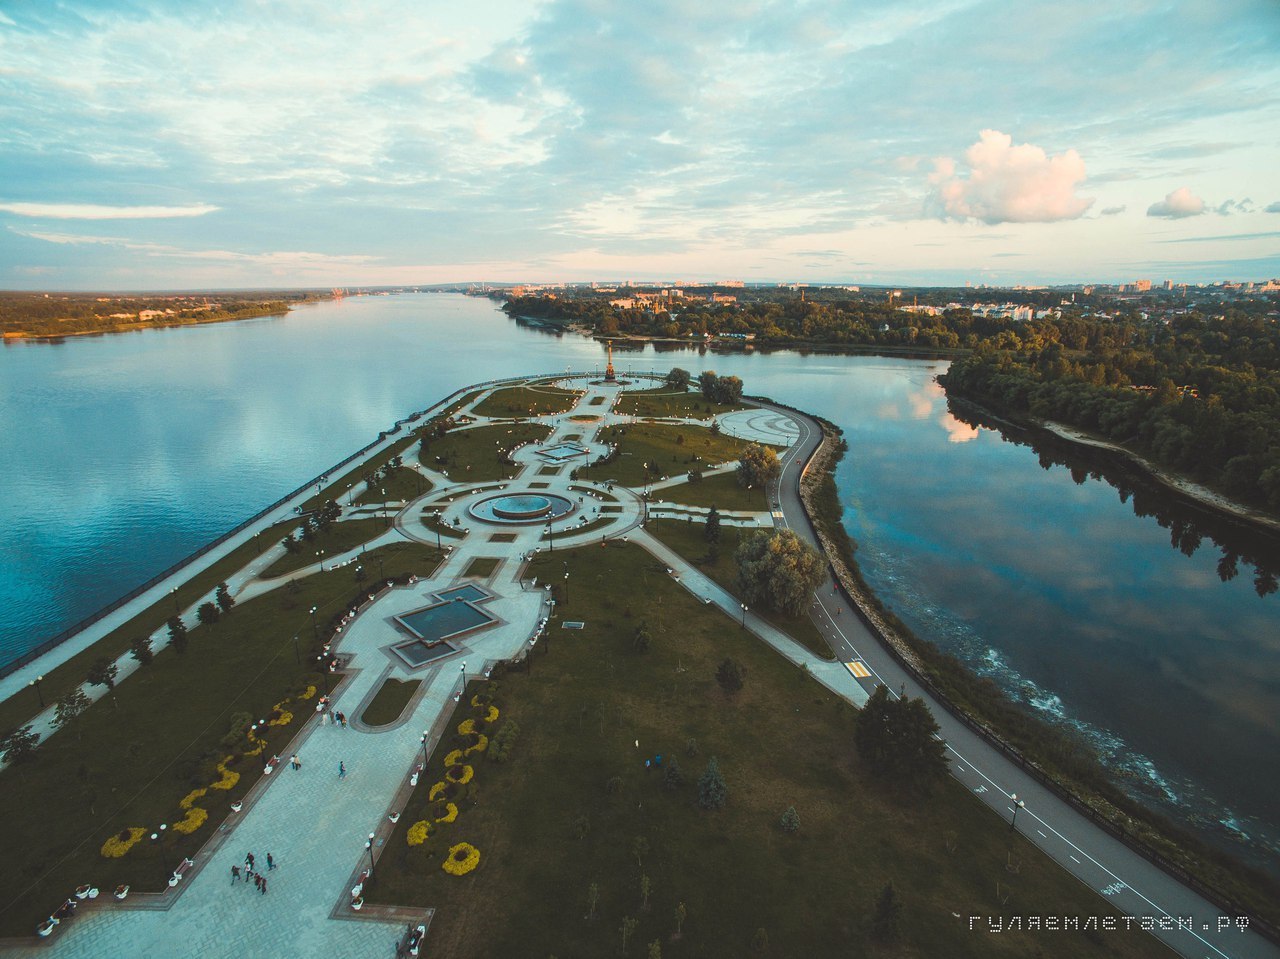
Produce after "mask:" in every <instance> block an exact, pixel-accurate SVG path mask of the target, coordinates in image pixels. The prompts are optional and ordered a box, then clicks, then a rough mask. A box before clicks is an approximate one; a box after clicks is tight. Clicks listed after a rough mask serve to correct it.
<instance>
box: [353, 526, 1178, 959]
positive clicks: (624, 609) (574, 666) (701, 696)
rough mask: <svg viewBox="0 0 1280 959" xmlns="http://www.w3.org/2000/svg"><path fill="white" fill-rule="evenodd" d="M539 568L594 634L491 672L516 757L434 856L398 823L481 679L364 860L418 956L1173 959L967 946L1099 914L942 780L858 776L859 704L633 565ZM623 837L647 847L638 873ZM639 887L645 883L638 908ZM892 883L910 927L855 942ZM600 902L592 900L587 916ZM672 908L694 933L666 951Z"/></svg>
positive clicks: (480, 785)
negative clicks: (719, 777)
mask: <svg viewBox="0 0 1280 959" xmlns="http://www.w3.org/2000/svg"><path fill="white" fill-rule="evenodd" d="M538 562H542V563H544V564H549V569H550V570H552V571H558V570H559V569H560V568H561V567H560V564H561V563H562V562H568V563H569V569H570V572H571V574H572V575H573V579H574V581H575V583H582V584H583V585H584V586H588V587H589V588H587V589H583V590H577V589H575V590H574V592H573V598H572V602H571V603H570V604H569V606H568V609H567V610H565V611H564V615H565V616H566V617H567V618H572V619H575V620H581V621H583V622H585V624H586V625H585V628H584V629H582V630H581V631H568V630H561V629H558V628H552V629H551V630H550V631H549V634H548V637H547V639H546V640H544V641H543V642H541V643H539V645H538V646H537V647H536V648H535V652H534V654H533V660H532V663H531V668H530V669H529V671H528V672H525V671H524V670H523V668H522V669H520V670H518V671H515V670H512V671H506V670H498V671H496V672H495V678H496V679H497V680H498V692H497V699H496V705H497V707H498V709H499V712H500V716H499V717H498V720H497V722H496V723H494V724H493V725H492V726H486V725H485V724H484V723H483V722H479V723H478V725H479V726H480V727H481V730H482V731H483V732H484V733H485V734H486V735H488V736H490V737H492V736H493V735H494V733H495V731H496V730H500V729H501V728H502V726H503V724H504V723H505V722H507V721H509V720H514V721H515V722H517V723H518V724H519V727H520V733H519V736H518V738H517V739H516V742H515V746H514V749H513V750H512V752H511V754H510V757H509V759H508V761H507V762H505V763H503V764H497V763H493V762H490V761H488V760H487V759H486V758H484V757H483V756H473V757H469V759H470V760H471V762H472V765H473V768H474V779H473V781H472V786H471V789H470V790H469V793H470V794H469V795H468V794H467V790H466V789H465V787H464V792H463V795H461V796H459V798H458V799H457V800H456V803H457V805H458V807H459V815H458V818H457V820H456V821H455V822H453V823H450V824H440V825H438V826H437V827H436V831H435V833H434V834H433V836H432V837H431V839H430V840H429V843H430V844H431V846H432V850H431V852H427V851H425V850H424V847H409V846H408V845H407V844H406V841H405V840H406V835H407V831H408V829H409V827H410V826H412V825H413V824H414V823H415V822H416V821H418V820H421V819H429V818H434V816H433V814H432V812H431V811H430V809H429V808H428V803H427V794H428V792H429V790H430V789H431V787H432V785H433V784H434V783H436V782H439V781H441V780H442V779H443V772H444V767H443V758H444V756H445V754H446V753H448V752H449V751H450V750H452V749H454V748H457V746H459V745H460V744H461V743H460V741H459V740H458V739H455V738H454V737H453V736H452V735H451V734H452V733H453V730H454V729H456V727H457V725H458V723H459V721H460V720H461V719H463V718H472V717H476V716H478V715H479V712H480V711H479V710H477V709H475V708H473V707H471V705H470V702H469V701H470V697H471V695H472V694H474V693H477V692H479V691H481V690H483V689H484V688H485V684H484V683H483V681H481V682H475V683H472V685H471V686H470V687H469V689H468V695H467V696H466V697H465V698H464V699H463V700H462V702H461V703H460V704H459V706H458V707H456V709H455V711H454V715H453V718H452V721H451V723H450V725H449V726H448V727H447V732H446V734H445V736H444V737H443V739H442V741H441V743H440V745H439V746H438V747H437V748H436V750H435V753H434V755H433V756H432V758H431V761H430V763H429V765H428V768H427V770H426V774H425V775H424V776H423V778H422V779H421V780H420V784H419V786H418V787H417V789H416V790H415V791H414V793H413V795H412V796H411V798H410V800H409V802H408V803H407V805H406V807H405V809H404V814H403V815H402V817H401V820H400V822H399V824H398V825H397V827H396V830H395V832H394V833H393V835H392V836H391V838H390V839H389V840H388V845H387V848H386V849H385V851H384V853H383V855H382V857H381V858H380V860H379V861H378V875H377V881H376V887H375V888H373V889H372V890H369V889H368V888H366V893H365V895H366V897H367V898H369V899H371V900H376V901H378V902H384V903H391V904H397V905H418V906H424V907H425V906H431V907H435V909H436V912H435V915H434V918H433V919H432V923H431V932H430V938H429V939H428V943H429V946H430V951H431V952H432V954H433V955H440V956H539V957H542V956H548V955H555V956H558V957H560V959H576V957H584V959H585V957H598V956H608V955H613V954H616V953H618V951H619V947H620V945H621V937H620V935H619V927H620V926H621V924H622V920H623V918H624V917H627V916H631V917H634V918H635V919H637V920H638V923H639V925H638V928H637V929H636V931H635V934H634V935H633V936H632V939H631V943H630V946H629V949H628V954H629V955H631V956H637V955H639V956H643V955H645V954H646V948H647V944H648V943H650V942H654V941H659V942H660V943H661V950H662V955H663V956H664V957H666V959H678V957H682V956H705V957H719V956H725V957H741V956H746V955H748V954H750V943H751V940H752V938H753V936H754V935H755V934H756V930H758V929H761V928H763V929H765V930H767V934H768V937H769V940H770V942H771V944H772V951H771V952H770V953H769V954H770V955H775V956H858V955H868V954H870V955H875V956H930V957H932V956H946V957H969V956H973V957H978V956H982V957H985V956H1029V955H1032V954H1035V955H1043V956H1046V957H1050V956H1055V957H1056V956H1061V957H1093V956H1123V957H1137V956H1150V957H1156V956H1159V957H1164V956H1167V955H1168V951H1167V950H1166V948H1165V947H1164V946H1163V945H1161V944H1159V943H1158V942H1157V941H1156V940H1155V939H1154V938H1152V937H1150V936H1148V935H1147V934H1145V933H1140V932H1136V931H1135V932H1127V933H1120V932H1115V933H1107V934H1105V935H1099V936H1092V937H1091V936H1087V935H1063V934H1060V935H1054V936H1045V935H1039V936H1037V935H1035V934H1031V933H1022V932H1019V933H1006V934H1002V935H1000V936H990V935H981V934H975V933H971V932H969V931H968V926H967V923H968V920H967V917H968V916H969V915H974V914H983V915H986V914H993V915H1005V916H1007V915H1015V914H1016V915H1035V914H1052V915H1063V914H1065V915H1102V914H1113V912H1112V910H1111V909H1109V908H1108V906H1107V905H1106V903H1105V902H1104V901H1103V900H1102V899H1100V898H1098V896H1097V895H1096V894H1095V893H1094V892H1092V891H1091V890H1090V889H1088V888H1087V887H1085V886H1083V885H1081V884H1080V883H1079V882H1078V881H1077V880H1075V879H1074V878H1072V877H1071V876H1069V875H1068V874H1067V873H1065V872H1064V871H1062V870H1061V869H1060V868H1059V867H1058V866H1057V865H1055V864H1054V863H1053V862H1052V861H1051V860H1049V859H1048V858H1047V857H1045V856H1043V855H1042V854H1041V853H1039V852H1038V851H1037V850H1036V849H1035V848H1034V847H1033V846H1031V845H1030V844H1029V843H1027V842H1026V841H1025V839H1023V838H1022V837H1021V836H1018V835H1016V834H1013V833H1011V832H1010V830H1009V828H1008V825H1007V824H1006V823H1005V822H1003V821H1002V820H1001V819H999V818H998V817H996V816H994V815H992V814H991V813H990V811H989V810H987V809H986V807H985V806H983V805H982V804H981V803H979V802H978V801H977V800H976V799H974V798H973V797H972V796H970V795H969V794H968V792H967V791H966V790H965V789H964V788H963V787H962V786H960V785H959V784H957V783H955V782H954V781H952V780H951V779H949V778H948V779H946V780H945V781H943V782H941V783H939V784H938V785H937V787H936V788H935V790H934V793H933V795H932V796H931V797H924V798H917V797H913V796H911V795H909V794H905V793H901V792H899V791H897V790H895V789H894V788H893V786H892V784H889V783H885V782H883V781H880V780H877V779H875V778H874V777H872V776H871V775H870V774H869V773H868V771H867V770H866V769H865V768H864V767H863V765H862V763H861V762H860V760H859V759H858V757H857V755H856V753H855V751H854V749H853V747H852V738H853V737H852V724H853V719H854V715H855V712H856V711H855V710H854V709H853V707H852V706H850V705H849V704H848V703H847V702H845V701H844V700H842V699H840V698H838V697H836V696H835V695H833V694H832V693H830V692H829V691H827V690H826V689H825V688H824V687H822V686H821V685H819V684H818V683H817V682H815V681H813V680H812V679H811V678H809V677H808V676H806V675H805V674H804V673H803V672H802V671H800V670H796V669H794V668H793V667H791V666H790V665H788V664H786V663H785V662H784V661H783V660H782V659H781V658H780V657H778V656H777V655H776V654H774V653H773V652H772V650H770V649H768V648H767V647H766V646H764V645H763V644H762V643H759V642H756V641H754V640H748V639H746V638H745V637H744V636H743V635H742V634H741V633H740V632H739V630H738V629H737V627H736V624H734V623H733V621H732V620H731V619H729V618H727V617H725V616H723V615H722V614H720V613H719V612H717V611H715V610H713V609H709V608H707V607H704V606H703V605H702V604H700V603H699V602H697V601H696V600H695V599H693V598H692V597H690V596H689V595H688V594H687V593H685V591H684V590H683V589H681V588H680V587H679V586H678V585H677V584H675V583H673V582H672V581H671V580H670V579H669V577H668V576H667V575H666V573H665V572H664V571H663V569H662V568H661V567H660V566H657V565H656V564H655V563H654V562H653V560H652V559H651V558H650V557H649V556H648V555H647V554H645V553H643V552H642V551H641V550H640V549H639V548H638V547H636V546H634V545H632V546H622V545H620V544H619V545H616V546H611V547H608V548H606V549H602V548H600V547H598V546H593V547H584V548H582V549H579V550H572V551H567V552H564V553H560V552H557V553H556V555H555V556H554V557H547V556H546V554H543V556H542V557H541V558H540V559H539V561H538ZM632 597H635V598H634V599H633V598H632ZM560 610H561V607H559V606H558V607H557V613H559V612H560ZM642 617H643V618H645V619H647V620H648V624H649V627H650V630H651V632H652V634H653V642H652V646H651V648H650V650H649V652H648V653H644V654H640V653H636V652H634V651H633V649H632V645H631V636H632V634H633V632H634V630H635V627H636V625H637V624H638V623H639V622H640V621H641V618H642ZM554 625H555V624H553V627H554ZM726 656H732V657H734V658H735V659H737V660H738V661H739V662H740V663H742V664H743V665H744V666H745V667H746V685H745V686H744V688H743V689H742V691H741V692H740V693H739V694H738V695H737V697H736V698H734V699H727V698H726V697H725V695H724V694H723V693H722V692H721V690H720V688H719V686H718V685H717V683H716V682H715V679H714V674H715V669H716V665H717V664H718V663H719V662H720V661H721V660H722V659H724V658H725V657H726ZM637 740H638V741H639V748H637V747H636V745H635V743H636V741H637ZM490 748H492V747H491V746H490ZM659 753H661V754H662V755H663V757H664V766H667V765H670V762H671V759H672V758H673V757H676V758H678V760H679V765H680V768H681V770H682V771H683V773H684V776H685V780H686V781H685V784H684V785H683V786H682V787H681V788H679V789H678V790H674V791H671V790H667V789H665V788H664V787H663V784H662V775H663V774H662V773H661V772H658V771H651V770H650V771H647V770H646V769H645V768H644V759H646V758H649V757H652V756H654V755H656V754H659ZM712 755H714V756H716V757H717V758H718V760H719V764H720V768H721V771H722V773H723V775H724V777H725V780H726V781H727V784H728V790H729V799H728V805H727V806H726V807H725V808H724V809H722V810H719V811H714V812H708V811H703V810H701V809H699V808H698V807H697V806H696V805H695V803H694V797H695V795H696V785H695V783H696V780H697V778H698V776H699V775H700V774H701V772H702V770H703V768H704V766H705V764H706V762H707V759H708V757H709V756H712ZM614 777H618V782H617V786H618V788H617V789H616V790H614V791H611V790H610V789H609V788H608V783H609V781H610V780H611V779H613V778H614ZM789 805H794V806H795V807H796V809H797V811H798V812H799V816H800V822H801V825H800V829H799V831H798V832H797V833H795V834H794V835H788V834H785V833H783V832H782V831H781V830H780V828H779V826H778V819H779V817H780V816H781V814H782V812H783V810H785V809H786V808H787V806H789ZM635 837H641V838H643V839H644V840H645V841H646V842H647V844H648V851H647V852H645V853H642V854H641V858H640V861H639V862H638V861H637V859H636V858H635V856H634V855H633V852H632V850H633V841H634V838H635ZM462 841H466V842H469V843H472V844H473V845H475V846H476V847H477V848H478V849H479V850H480V854H481V859H480V864H479V867H478V869H476V871H474V872H472V873H470V874H469V875H467V876H463V877H454V876H450V875H448V874H446V873H445V872H443V870H442V869H441V868H440V863H441V861H442V857H443V856H444V855H445V854H446V853H447V850H448V849H449V847H450V846H452V845H453V844H455V843H458V842H462ZM1010 861H1012V862H1013V863H1014V864H1015V866H1016V867H1017V868H1018V870H1019V871H1018V872H1017V874H1016V875H1015V874H1012V873H1011V872H1010V871H1008V869H1007V868H1006V867H1007V864H1008V863H1009V862H1010ZM641 874H644V875H647V876H648V877H649V879H650V881H651V895H650V902H649V909H647V910H646V909H644V908H643V907H642V905H641V895H640V887H639V880H640V876H641ZM886 880H892V881H893V882H894V884H895V886H896V888H897V891H898V895H899V897H900V899H901V900H902V902H903V904H904V913H903V920H902V924H901V926H902V928H901V938H900V941H899V942H898V943H896V944H888V945H880V944H876V943H873V942H872V941H871V940H870V938H869V931H868V927H869V919H870V913H871V910H872V906H873V903H874V901H875V898H876V896H877V894H878V893H879V891H880V888H881V886H882V885H883V884H884V883H885V881H886ZM593 883H594V884H596V885H597V886H598V889H599V903H598V906H597V908H596V917H595V918H594V919H591V920H588V919H587V918H586V915H587V912H588V907H587V892H588V887H589V886H591V885H592V884H593ZM1006 896H1007V897H1008V898H1007V900H1005V897H1006ZM679 902H684V903H685V904H686V908H687V915H688V918H687V920H686V921H685V923H684V931H683V938H681V939H678V940H674V939H672V938H670V937H671V934H672V932H673V931H674V925H675V922H674V918H673V913H674V910H675V907H676V905H677V903H679ZM953 913H958V914H959V915H960V916H961V918H960V919H956V918H953V915H952V914H953ZM1037 950H1039V951H1037Z"/></svg>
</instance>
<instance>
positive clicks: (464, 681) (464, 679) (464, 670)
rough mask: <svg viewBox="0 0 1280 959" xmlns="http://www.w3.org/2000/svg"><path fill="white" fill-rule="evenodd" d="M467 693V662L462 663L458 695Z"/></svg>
mask: <svg viewBox="0 0 1280 959" xmlns="http://www.w3.org/2000/svg"><path fill="white" fill-rule="evenodd" d="M466 692H467V661H466V660H465V659H464V660H463V661H462V689H461V692H460V695H466Z"/></svg>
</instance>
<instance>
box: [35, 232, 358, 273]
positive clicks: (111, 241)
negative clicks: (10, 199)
mask: <svg viewBox="0 0 1280 959" xmlns="http://www.w3.org/2000/svg"><path fill="white" fill-rule="evenodd" d="M13 232H15V233H17V234H19V235H20V236H28V237H31V238H32V239H33V240H43V241H44V242H46V243H58V244H66V245H71V246H84V245H98V246H115V247H120V248H121V249H124V250H128V251H130V252H131V253H145V254H147V255H149V256H158V257H169V258H175V259H184V260H203V261H207V262H214V263H241V264H249V265H253V266H260V267H269V268H272V269H294V270H299V271H310V270H315V269H318V268H328V267H353V266H364V265H367V264H370V263H374V262H377V261H378V260H379V259H380V258H379V257H376V256H369V255H367V254H363V253H339V254H333V253H313V252H310V251H307V250H269V251H264V252H262V253H241V252H239V251H236V250H187V249H182V248H181V247H175V246H166V245H164V244H161V243H146V242H139V241H135V240H127V239H124V238H123V237H116V236H89V235H85V234H79V233H41V232H37V231H34V230H33V231H31V232H24V231H22V230H14V231H13Z"/></svg>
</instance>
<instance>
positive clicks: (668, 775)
mask: <svg viewBox="0 0 1280 959" xmlns="http://www.w3.org/2000/svg"><path fill="white" fill-rule="evenodd" d="M662 785H663V786H665V787H666V788H667V789H679V788H680V787H681V786H682V785H684V774H683V773H682V772H680V763H679V762H678V761H677V760H676V757H675V756H671V757H670V758H669V759H668V760H667V766H666V771H665V772H663V774H662Z"/></svg>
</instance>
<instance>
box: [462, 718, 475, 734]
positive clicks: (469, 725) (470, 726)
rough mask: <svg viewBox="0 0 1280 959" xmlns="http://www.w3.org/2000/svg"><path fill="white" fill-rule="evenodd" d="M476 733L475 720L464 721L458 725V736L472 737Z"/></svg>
mask: <svg viewBox="0 0 1280 959" xmlns="http://www.w3.org/2000/svg"><path fill="white" fill-rule="evenodd" d="M475 731H476V721H475V720H474V719H464V720H463V721H462V722H460V723H458V735H460V736H470V735H471V734H472V733H474V732H475Z"/></svg>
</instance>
